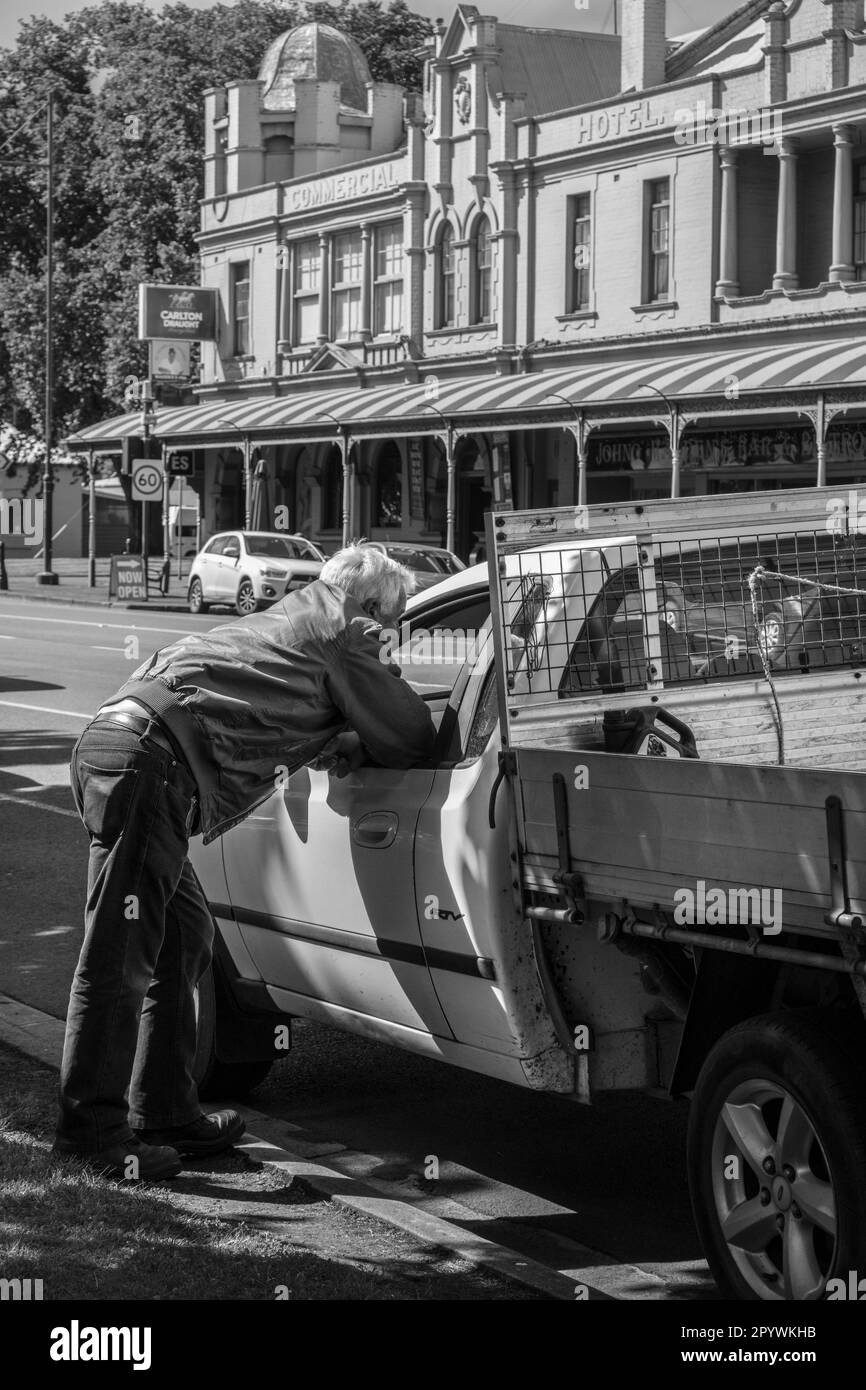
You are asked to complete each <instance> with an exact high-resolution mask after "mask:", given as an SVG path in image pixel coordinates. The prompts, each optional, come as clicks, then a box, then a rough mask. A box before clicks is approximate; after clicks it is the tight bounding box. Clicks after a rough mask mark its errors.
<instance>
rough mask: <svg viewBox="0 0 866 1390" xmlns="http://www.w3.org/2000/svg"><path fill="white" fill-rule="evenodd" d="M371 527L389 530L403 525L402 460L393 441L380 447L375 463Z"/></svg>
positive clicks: (390, 440)
mask: <svg viewBox="0 0 866 1390" xmlns="http://www.w3.org/2000/svg"><path fill="white" fill-rule="evenodd" d="M373 525H374V526H381V527H385V528H388V529H391V530H393V529H394V527H399V526H402V525H403V458H402V455H401V453H400V450H399V448H398V446H397V445H396V444H395V443H394V441H393V439H389V440H388V442H387V444H384V445H383V446H382V448H381V449H380V451H379V457H378V459H377V461H376V484H375V493H374V497H373Z"/></svg>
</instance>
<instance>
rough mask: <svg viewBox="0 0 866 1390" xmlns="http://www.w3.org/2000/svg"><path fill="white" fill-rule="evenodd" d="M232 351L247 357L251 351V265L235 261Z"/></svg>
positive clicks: (232, 290)
mask: <svg viewBox="0 0 866 1390" xmlns="http://www.w3.org/2000/svg"><path fill="white" fill-rule="evenodd" d="M231 304H232V351H233V353H234V355H235V357H247V356H248V355H249V351H250V263H249V261H235V262H234V264H233V265H232V267H231Z"/></svg>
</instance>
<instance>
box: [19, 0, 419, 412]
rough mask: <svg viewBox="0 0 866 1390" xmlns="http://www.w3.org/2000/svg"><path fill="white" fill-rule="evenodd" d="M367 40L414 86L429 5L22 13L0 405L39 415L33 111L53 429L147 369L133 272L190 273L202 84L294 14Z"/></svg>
mask: <svg viewBox="0 0 866 1390" xmlns="http://www.w3.org/2000/svg"><path fill="white" fill-rule="evenodd" d="M311 19H312V20H319V21H321V22H323V23H329V24H333V25H335V26H336V27H338V28H341V29H343V30H344V31H346V32H348V33H350V34H351V35H352V36H353V37H354V38H355V39H356V40H357V41H358V43H359V44H360V45H361V47H362V49H364V51H365V53H366V55H367V58H368V61H369V63H370V67H371V71H372V73H373V76H374V78H375V79H377V80H380V81H391V82H399V83H402V84H403V85H405V86H407V87H410V88H411V87H417V86H419V85H420V73H421V64H420V58H419V50H420V48H421V46H422V44H423V40H424V37H425V36H426V34H427V33H428V32H429V28H430V26H429V21H427V20H426V19H423V18H422V17H420V16H418V15H415V14H413V13H412V12H411V11H410V10H409V9H408V7H407V5H406V3H405V0H395V3H393V4H392V5H390V6H385V5H383V4H382V3H380V0H355V3H353V2H352V0H340V2H339V3H331V4H319V3H313V4H295V3H280V0H239V2H238V3H237V4H234V5H230V4H216V5H213V6H211V7H210V8H208V9H194V8H192V7H191V6H190V5H188V4H185V3H175V4H168V5H166V6H165V7H164V8H163V9H162V10H161V11H159V12H155V11H153V10H151V9H149V8H147V6H146V5H145V4H144V3H143V0H101V3H99V4H96V5H92V6H90V7H88V8H87V9H84V10H81V11H79V12H77V13H75V14H71V15H68V16H66V18H65V19H63V20H62V21H60V22H54V21H52V20H48V19H33V20H30V21H28V22H27V23H25V24H24V25H22V27H21V31H20V35H19V39H18V43H17V45H16V47H15V48H14V49H7V50H0V160H4V159H8V158H11V159H14V160H17V161H20V162H19V163H15V164H11V165H4V164H0V200H2V206H3V209H4V217H3V221H2V225H0V418H4V417H6V418H8V417H9V416H10V414H11V411H12V408H13V406H19V407H22V406H23V407H25V408H26V409H27V410H28V411H29V412H30V414H31V416H32V418H33V420H34V421H38V420H40V419H41V414H42V399H43V396H44V348H45V344H44V315H43V305H44V293H45V291H44V276H45V263H44V233H43V228H44V225H45V169H44V161H45V153H46V151H45V110H46V105H47V100H48V94H49V92H53V93H54V110H55V122H54V129H55V161H54V163H55V216H54V227H55V291H54V323H55V332H54V361H55V378H56V390H55V418H56V421H57V432H58V437H62V436H63V435H64V434H66V433H69V432H70V431H72V430H74V429H78V428H82V427H84V426H85V425H87V424H90V423H92V422H94V421H96V420H99V419H100V418H103V417H104V416H106V415H108V414H113V413H117V412H119V411H122V410H123V409H124V405H125V402H124V392H125V389H126V386H127V382H128V379H129V378H130V377H141V376H143V375H144V374H145V372H146V358H145V352H144V349H143V347H142V345H141V344H139V343H138V341H137V321H136V318H137V315H136V301H137V292H138V284H139V282H140V281H142V280H144V281H147V280H153V281H160V280H161V281H166V282H170V283H183V282H192V283H196V282H197V281H198V278H199V276H198V253H197V247H196V241H195V236H196V233H197V231H198V228H199V207H198V204H199V199H200V198H201V197H202V194H203V165H202V152H203V148H204V119H203V114H204V113H203V102H202V93H203V92H204V90H205V89H206V88H207V87H211V86H215V85H221V84H223V83H225V82H228V81H232V80H234V79H238V78H249V77H255V76H256V75H257V73H258V70H259V67H260V65H261V60H262V57H263V56H264V53H265V50H266V49H267V47H268V45H269V44H270V43H271V42H272V40H273V39H274V38H276V37H277V36H278V35H279V34H281V33H284V32H285V31H286V30H287V29H290V28H292V27H293V26H294V25H295V24H297V23H302V22H305V21H306V20H311Z"/></svg>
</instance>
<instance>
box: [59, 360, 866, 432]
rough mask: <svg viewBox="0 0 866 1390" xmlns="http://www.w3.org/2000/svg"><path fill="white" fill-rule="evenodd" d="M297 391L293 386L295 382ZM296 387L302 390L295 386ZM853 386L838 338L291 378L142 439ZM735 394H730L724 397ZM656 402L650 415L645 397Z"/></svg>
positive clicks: (436, 425) (429, 425) (122, 428)
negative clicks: (400, 378) (535, 366)
mask: <svg viewBox="0 0 866 1390" xmlns="http://www.w3.org/2000/svg"><path fill="white" fill-rule="evenodd" d="M295 383H296V384H295ZM304 384H306V383H304ZM857 387H859V388H861V389H863V390H864V392H866V346H864V344H862V343H860V342H851V341H850V340H848V341H846V342H842V341H840V340H839V339H832V340H821V341H812V342H810V343H805V344H804V343H800V344H799V345H798V344H797V343H796V341H792V340H791V338H790V337H789V338H788V341H787V343H785V344H781V343H780V344H778V345H773V346H771V347H770V346H766V345H765V346H763V347H759V348H753V349H748V350H744V349H743V348H742V346H739V347H734V346H731V347H730V348H728V349H727V350H724V351H720V350H716V351H714V352H704V353H678V354H676V355H670V356H664V357H651V356H650V355H649V354H648V353H646V352H645V353H642V354H641V355H640V357H636V356H632V357H630V358H619V359H617V360H614V359H613V358H611V357H605V358H604V359H603V360H599V359H598V358H596V360H595V362H594V363H592V364H589V363H587V364H586V365H583V366H579V367H568V368H564V369H562V370H557V371H542V372H527V373H521V374H516V375H509V376H490V375H488V376H474V377H463V378H460V379H457V378H452V379H449V378H447V377H441V378H435V377H433V376H431V375H428V376H427V377H426V378H425V379H424V380H423V381H422V382H421V383H418V384H407V383H406V382H399V383H394V384H391V385H388V386H378V387H370V388H367V389H359V388H358V387H353V388H348V387H347V388H345V389H338V390H334V389H331V390H330V391H310V390H303V389H302V388H301V379H300V378H295V379H293V389H291V390H290V391H289V392H288V393H287V394H286V395H283V396H268V397H262V396H258V397H253V398H252V399H249V400H245V401H232V402H228V401H220V402H215V403H209V404H206V405H196V406H185V407H181V408H179V409H174V410H159V411H157V412H156V414H155V415H154V416H153V417H152V426H151V433H152V435H153V437H155V438H156V439H157V440H158V441H160V442H163V443H166V444H169V445H172V446H177V447H182V446H183V445H184V444H186V445H187V446H188V447H195V446H201V445H205V444H231V443H235V444H237V443H238V441H239V437H240V436H246V437H247V439H248V440H249V442H250V443H251V444H266V443H269V442H270V443H276V442H280V441H285V442H292V441H297V442H301V441H302V440H305V439H306V440H314V439H323V438H327V437H329V436H331V435H333V434H334V433H335V431H336V429H337V428H338V426H339V427H343V428H346V429H347V430H348V431H349V432H350V433H353V434H360V435H363V434H370V435H374V434H377V433H378V434H385V435H390V434H394V433H406V434H416V433H424V432H431V431H436V430H440V429H441V428H442V421H443V420H445V421H447V422H449V423H452V424H454V425H456V426H458V427H462V428H465V427H466V426H467V425H477V426H478V427H484V426H488V427H492V428H496V427H497V425H500V426H501V425H502V424H504V423H505V422H506V421H507V422H508V423H509V424H513V426H514V427H515V428H519V426H520V424H521V422H523V423H525V424H529V423H531V422H532V421H534V420H549V421H551V422H552V421H556V420H557V419H562V418H566V419H567V418H568V409H569V405H572V406H576V407H585V408H587V409H589V408H595V409H599V408H604V407H608V408H611V407H617V406H620V407H625V406H628V407H634V406H636V405H639V404H641V403H642V402H646V403H647V407H648V410H647V415H648V417H650V416H652V415H654V414H655V413H656V412H657V410H658V408H659V407H658V404H657V401H658V393H662V394H664V395H665V396H666V397H667V398H668V399H669V400H671V401H677V400H694V399H695V398H703V399H707V400H708V401H711V400H712V399H714V398H718V399H719V400H720V401H721V400H724V399H728V400H730V399H732V398H735V399H737V400H738V401H740V402H742V401H743V399H744V398H747V397H749V396H758V395H761V394H766V393H768V392H778V391H784V392H788V391H792V392H793V391H804V392H805V391H811V392H814V391H815V390H821V389H825V390H826V389H830V388H836V389H840V390H841V389H849V388H857ZM734 392H735V396H734V395H733V394H732V393H734ZM654 396H655V398H656V404H655V406H654V408H653V406H652V403H653V397H654ZM140 434H141V412H140V411H135V412H133V413H131V414H128V415H121V416H118V417H116V418H115V419H113V420H106V421H103V422H102V423H101V424H98V425H91V426H90V427H89V428H88V429H86V430H81V431H80V432H79V433H77V434H74V435H71V436H70V438H69V439H68V440H67V441H66V443H67V446H68V447H69V448H70V449H72V450H77V451H82V450H88V449H95V448H103V449H105V448H110V447H112V446H113V447H116V448H117V447H119V446H120V444H121V442H122V441H123V440H124V439H129V438H132V437H135V436H139V435H140Z"/></svg>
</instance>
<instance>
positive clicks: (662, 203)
mask: <svg viewBox="0 0 866 1390" xmlns="http://www.w3.org/2000/svg"><path fill="white" fill-rule="evenodd" d="M645 187H646V193H645V197H646V220H645V232H644V246H645V251H644V291H643V301H644V303H645V304H656V303H659V302H661V301H663V300H666V299H669V298H670V254H671V181H670V179H656V180H655V181H654V182H652V183H648V184H646V186H645Z"/></svg>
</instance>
